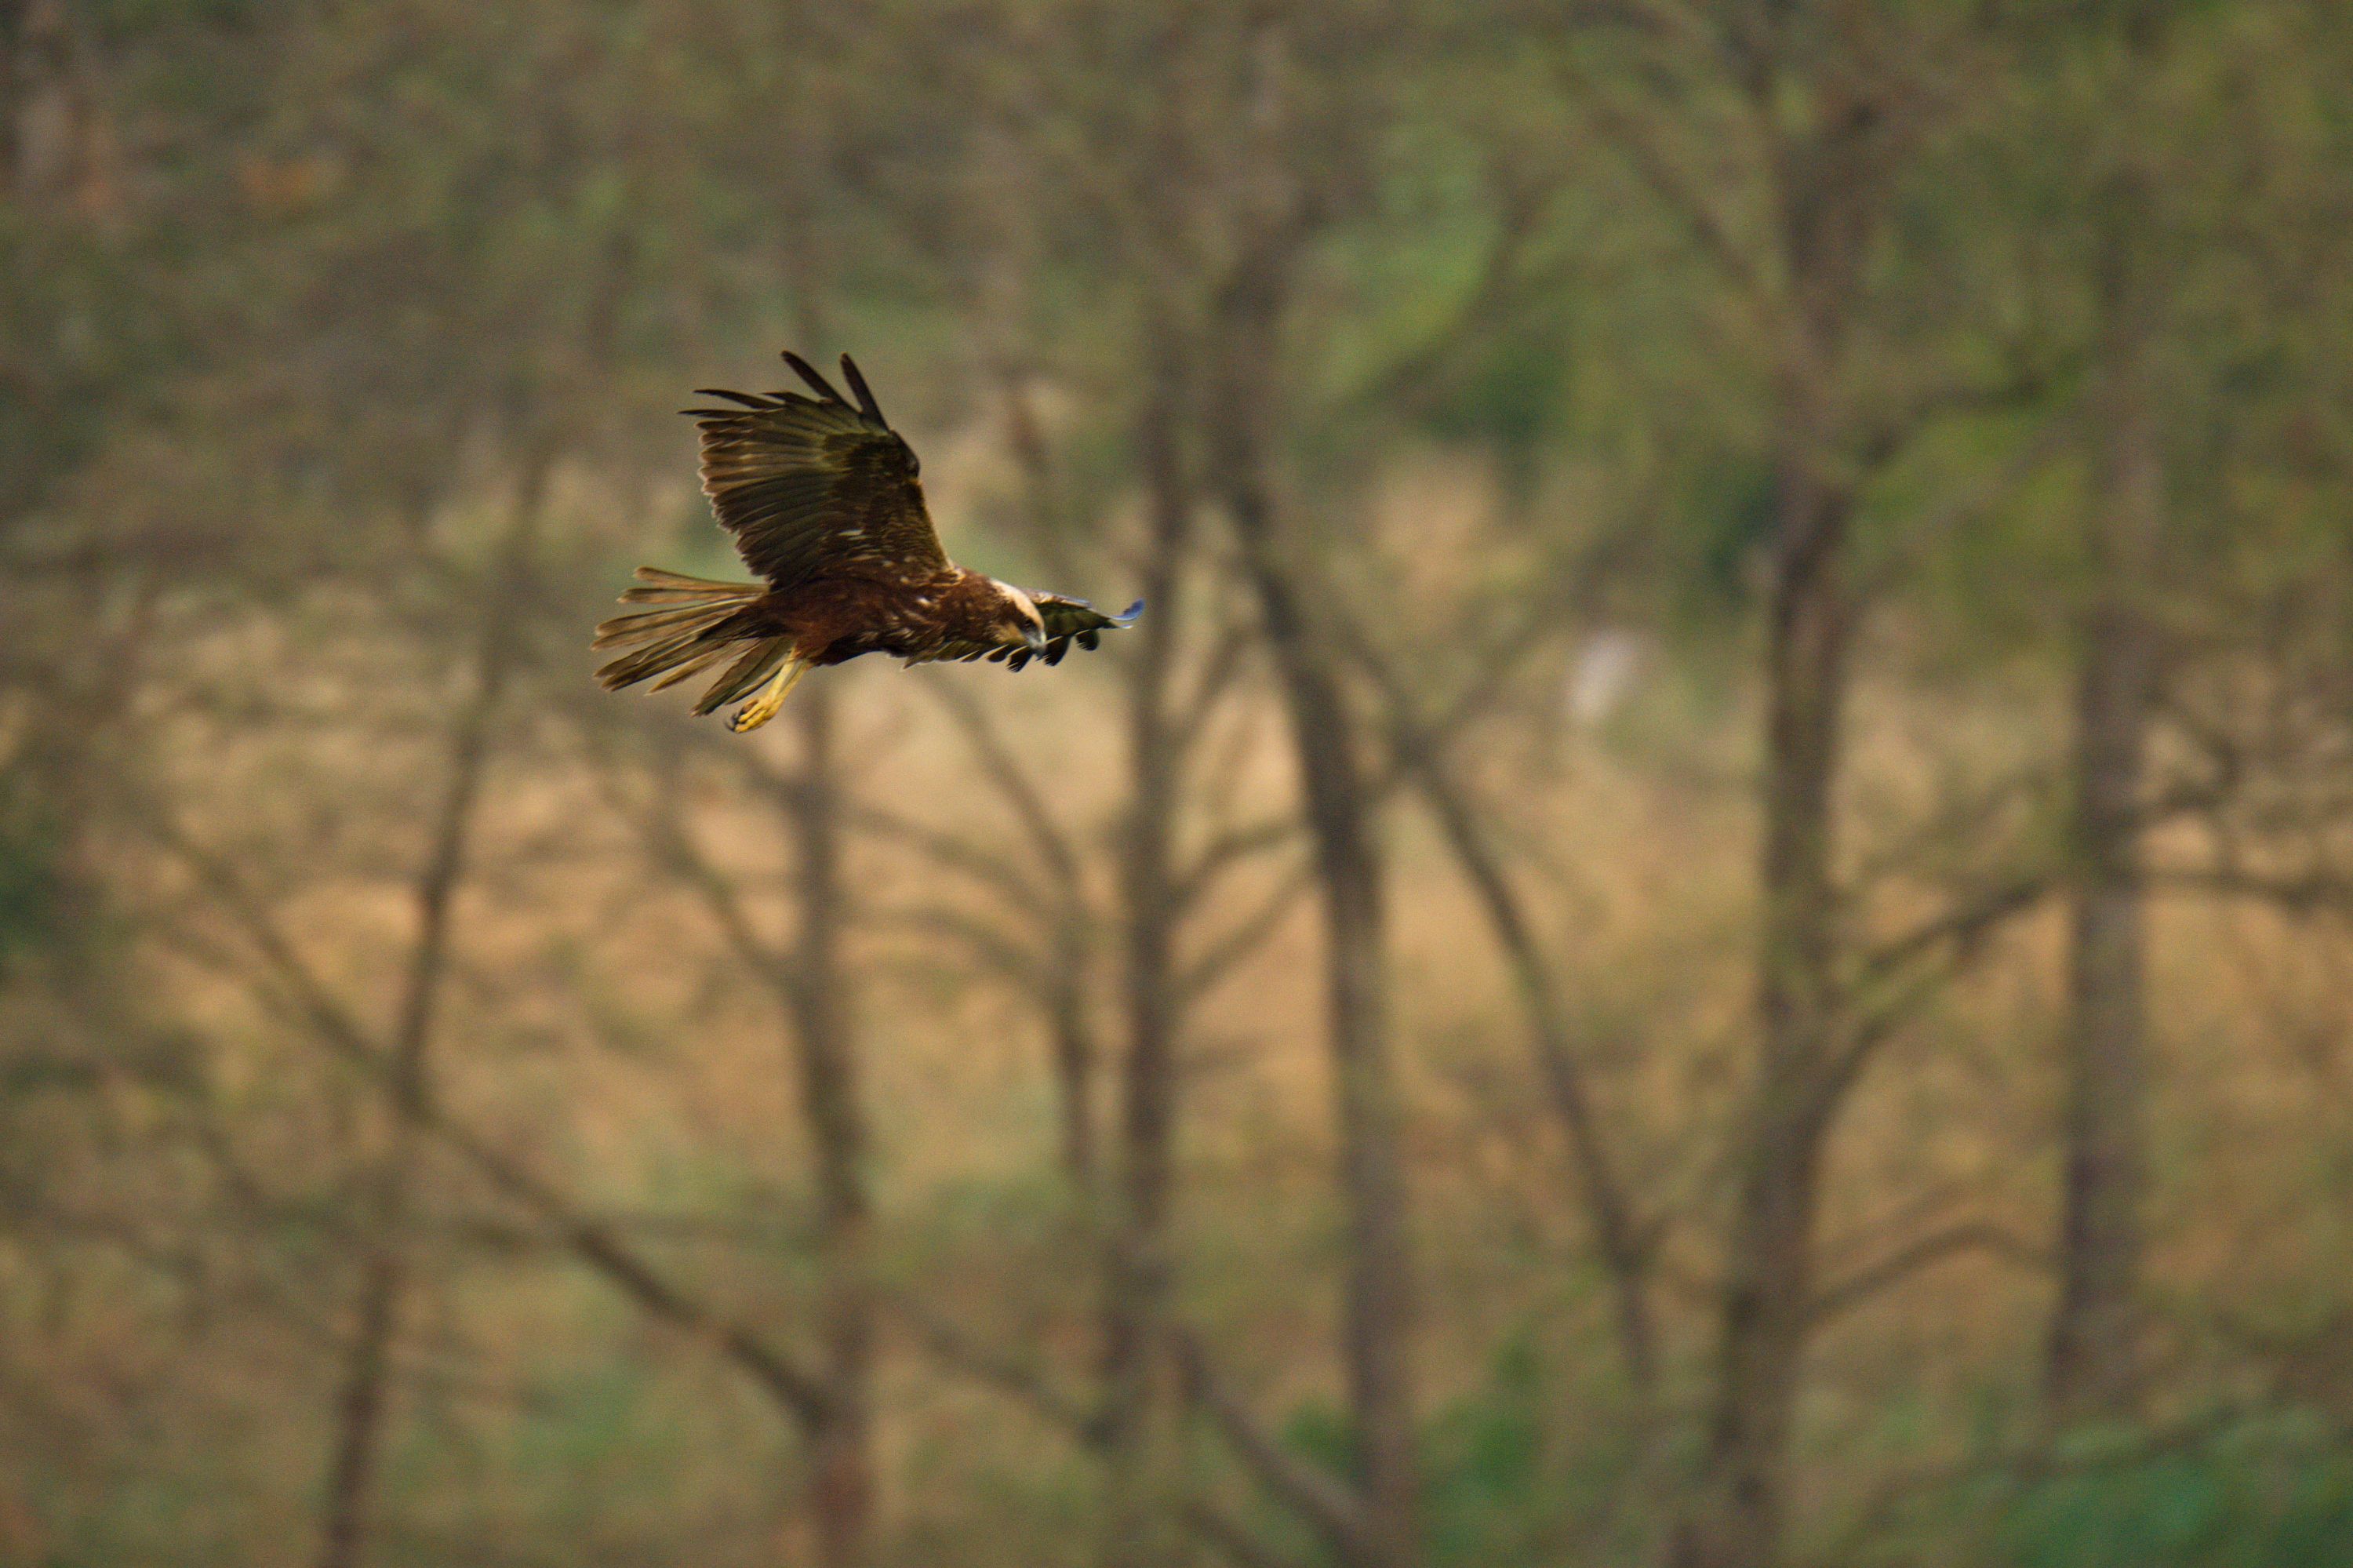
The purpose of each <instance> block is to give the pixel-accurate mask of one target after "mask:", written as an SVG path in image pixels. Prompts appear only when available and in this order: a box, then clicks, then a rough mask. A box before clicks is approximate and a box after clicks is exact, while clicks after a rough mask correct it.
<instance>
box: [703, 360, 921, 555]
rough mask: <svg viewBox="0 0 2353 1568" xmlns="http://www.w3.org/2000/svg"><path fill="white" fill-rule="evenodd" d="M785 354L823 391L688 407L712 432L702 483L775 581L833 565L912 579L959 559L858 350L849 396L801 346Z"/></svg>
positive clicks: (744, 549) (849, 373) (848, 366)
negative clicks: (943, 542)
mask: <svg viewBox="0 0 2353 1568" xmlns="http://www.w3.org/2000/svg"><path fill="white" fill-rule="evenodd" d="M785 363H786V364H787V365H789V366H792V367H793V369H794V370H795V371H797V373H798V374H799V376H800V377H801V379H803V380H804V381H807V383H808V384H809V386H810V387H813V388H815V389H816V391H817V392H818V397H807V396H805V395H803V394H801V393H798V392H770V393H766V394H754V393H749V392H723V391H720V390H718V389H716V388H713V387H704V388H702V389H701V390H700V391H698V392H697V394H696V396H698V397H724V398H726V399H727V400H728V401H730V402H732V403H739V404H741V405H743V407H742V408H688V409H685V410H683V411H684V412H685V413H687V414H689V415H691V416H692V417H693V418H694V419H695V420H696V424H697V428H698V429H701V430H702V493H703V494H705V495H707V496H709V497H710V498H711V509H712V511H713V512H714V513H716V514H718V516H719V521H720V523H721V524H723V525H724V526H725V528H726V529H727V531H728V532H729V533H731V534H733V535H735V549H736V553H737V554H739V555H741V556H743V557H744V565H745V566H747V567H751V568H752V570H753V571H754V573H756V574H757V575H759V576H760V577H765V578H766V579H767V582H768V585H769V586H770V587H771V588H777V589H784V588H792V587H795V586H797V584H800V583H803V582H806V581H807V580H808V579H809V578H811V577H821V576H828V575H832V576H845V577H881V578H885V579H889V580H900V581H911V580H915V579H919V578H922V577H929V576H931V575H932V574H933V573H934V572H936V571H939V570H940V569H941V568H943V567H945V566H946V565H947V564H948V558H947V553H946V552H945V551H944V550H942V549H941V548H940V536H939V535H938V534H936V533H935V532H934V531H933V528H932V519H931V514H929V513H928V512H926V511H925V510H924V508H923V486H922V485H920V484H918V483H917V482H916V480H915V475H916V471H917V468H918V465H917V463H916V461H915V454H914V452H913V450H910V449H909V447H908V445H907V443H906V442H905V441H903V440H901V439H900V438H899V435H898V433H897V432H896V431H894V430H892V429H891V427H890V426H889V425H887V424H885V423H884V422H883V419H882V410H881V408H877V407H876V406H875V402H874V394H873V393H871V392H870V391H868V390H867V387H866V378H865V377H864V376H860V375H859V374H858V366H855V365H853V364H852V363H850V359H849V355H846V354H845V355H842V356H841V373H842V376H844V377H845V378H846V379H847V380H848V381H849V388H850V390H851V391H852V392H854V393H855V394H857V397H858V401H857V403H856V404H855V405H853V404H851V403H849V401H848V400H846V399H845V398H844V397H842V396H841V394H840V393H839V392H837V391H835V390H834V389H833V387H832V385H831V384H830V383H829V382H828V381H827V380H826V378H825V377H824V376H819V375H818V373H817V372H816V371H815V370H814V369H812V368H810V366H808V364H807V362H806V361H804V360H803V359H802V358H801V357H800V356H799V355H797V354H792V353H789V352H787V353H786V355H785Z"/></svg>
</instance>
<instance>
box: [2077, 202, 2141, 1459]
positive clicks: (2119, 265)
mask: <svg viewBox="0 0 2353 1568" xmlns="http://www.w3.org/2000/svg"><path fill="white" fill-rule="evenodd" d="M2138 206H2139V204H2138V202H2137V200H2136V199H2135V195H2134V193H2130V192H2119V193H2117V194H2116V212H2115V214H2114V217H2115V223H2116V232H2115V233H2114V234H2112V236H2111V237H2110V238H2109V241H2108V250H2109V255H2108V257H2107V266H2106V268H2105V270H2106V273H2107V279H2106V293H2107V296H2108V309H2109V313H2110V317H2111V324H2110V330H2109V333H2108V356H2107V357H2108V384H2107V387H2106V388H2105V394H2106V396H2105V409H2104V410H2103V412H2104V414H2105V418H2104V420H2103V424H2102V429H2101V440H2102V450H2101V453H2100V463H2099V477H2100V493H2099V495H2098V496H2097V497H2096V498H2094V503H2093V505H2094V511H2093V513H2092V515H2091V518H2090V520H2089V533H2090V537H2089V540H2088V543H2089V545H2090V549H2089V550H2088V552H2087V555H2088V557H2089V558H2088V561H2087V566H2088V569H2089V570H2090V572H2091V574H2092V578H2093V588H2092V593H2093V599H2092V601H2091V602H2090V604H2089V605H2088V606H2087V607H2086V608H2085V610H2084V615H2083V619H2082V622H2081V625H2080V627H2079V629H2078V634H2079V637H2080V639H2081V641H2080V646H2079V649H2078V652H2077V660H2078V662H2077V666H2076V686H2075V739H2074V758H2073V764H2074V821H2073V885H2072V888H2071V894H2072V898H2071V907H2070V910H2069V925H2070V931H2071V935H2072V948H2071V951H2070V962H2069V969H2068V1004H2069V1017H2068V1023H2067V1039H2066V1046H2065V1050H2066V1072H2067V1118H2066V1139H2067V1154H2066V1177H2065V1182H2066V1186H2065V1193H2064V1199H2063V1218H2062V1221H2061V1227H2060V1230H2061V1241H2060V1287H2059V1301H2058V1306H2057V1308H2056V1310H2055V1312H2054V1314H2053V1316H2052V1325H2051V1346H2050V1364H2049V1382H2050V1393H2051V1397H2052V1404H2053V1405H2054V1407H2055V1408H2056V1410H2057V1411H2058V1413H2059V1414H2061V1416H2062V1417H2063V1418H2084V1417H2092V1416H2102V1415H2111V1416H2112V1415H2120V1414H2127V1413H2129V1411H2130V1410H2131V1408H2132V1404H2133V1396H2134V1393H2135V1387H2136V1384H2137V1382H2138V1376H2139V1370H2140V1366H2139V1363H2140V1355H2139V1322H2138V1311H2137V1300H2136V1298H2137V1292H2138V1288H2139V1282H2140V1265H2141V1251H2142V1237H2141V1204H2142V1201H2143V1197H2144V1192H2145V1189H2146V1187H2147V1154H2146V1150H2145V1149H2144V1147H2143V1142H2144V1135H2143V1130H2142V1128H2143V1118H2144V1115H2145V1112H2146V1105H2147V1093H2148V1090H2147V1075H2148V1067H2147V1001H2146V994H2145V983H2146V982H2145V971H2146V968H2147V961H2146V948H2147V931H2146V921H2145V915H2144V905H2143V895H2142V882H2141V864H2140V832H2141V798H2142V785H2143V779H2144V776H2145V774H2146V771H2147V766H2146V763H2147V749H2148V730H2149V722H2150V706H2151V702H2152V698H2153V690H2152V683H2153V679H2154V673H2155V671H2154V665H2155V662H2156V647H2155V642H2156V637H2155V630H2154V628H2153V627H2152V626H2151V625H2150V623H2149V619H2148V610H2147V604H2146V603H2145V600H2144V596H2145V595H2146V594H2147V591H2148V588H2149V577H2150V572H2151V567H2152V566H2153V564H2154V558H2155V556H2156V554H2157V551H2158V543H2159V540H2160V537H2161V535H2162V534H2163V531H2164V526H2165V511H2166V503H2165V475H2164V469H2163V463H2162V460H2161V458H2160V457H2159V455H2158V432H2157V429H2156V421H2155V409H2154V408H2153V406H2152V402H2153V397H2152V390H2151V388H2150V387H2149V385H2148V366H2147V356H2148V345H2147V341H2146V340H2147V313H2148V302H2147V300H2146V298H2145V297H2143V292H2142V290H2141V288H2140V287H2139V286H2138V285H2137V282H2136V281H2135V280H2134V279H2133V277H2132V276H2130V274H2132V273H2135V272H2137V271H2138V270H2139V266H2138V264H2137V263H2136V262H2135V261H2134V260H2132V259H2131V257H2130V255H2129V246H2130V243H2131V239H2132V237H2133V235H2134V233H2135V231H2137V229H2138V228H2139V226H2138V225H2137V223H2135V222H2133V216H2134V214H2135V213H2136V212H2137V208H2138Z"/></svg>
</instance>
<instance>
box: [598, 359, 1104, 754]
mask: <svg viewBox="0 0 2353 1568" xmlns="http://www.w3.org/2000/svg"><path fill="white" fill-rule="evenodd" d="M785 363H786V364H787V365H789V366H792V367H793V369H794V370H795V371H796V372H797V373H798V374H799V376H800V377H801V379H802V380H804V381H806V382H807V383H808V384H809V386H810V387H812V388H813V389H814V390H815V391H816V392H817V394H818V396H816V397H808V396H806V395H805V394H802V393H798V392H769V393H765V394H759V395H754V394H753V393H748V392H724V391H720V390H718V389H716V388H712V387H705V388H703V389H702V391H700V392H698V393H697V394H696V395H697V396H698V397H723V398H725V399H726V400H727V401H728V402H730V403H733V404H738V405H741V407H739V408H688V409H686V410H684V412H686V413H687V414H689V415H691V417H692V418H694V419H695V420H696V421H697V428H698V429H701V430H702V493H703V494H705V495H707V496H709V497H710V498H711V507H712V511H713V512H715V513H716V514H718V516H719V521H720V523H721V524H723V526H724V527H725V528H726V529H727V531H728V532H729V533H730V534H733V535H734V536H735V549H736V553H737V554H739V555H741V556H743V557H744V565H745V566H747V567H751V568H752V571H753V572H754V575H756V576H757V577H761V578H763V579H765V580H764V581H763V582H760V583H725V582H712V581H710V580H708V579H706V578H702V577H681V576H680V575H679V574H678V573H676V572H666V571H662V570H660V569H659V568H658V567H638V573H637V575H638V585H639V586H638V587H636V588H631V589H629V590H628V592H626V593H624V594H623V595H622V596H621V602H622V603H624V604H645V605H656V606H659V607H660V608H659V609H640V610H638V611H636V612H634V613H632V614H628V615H623V616H617V617H615V618H614V619H613V620H608V621H606V622H605V623H604V624H603V625H601V626H599V627H598V628H597V629H596V646H597V647H599V648H627V649H629V650H631V652H627V653H624V654H622V655H621V656H620V657H618V658H617V659H615V660H614V661H613V662H610V663H608V664H607V665H605V666H604V667H603V668H602V669H600V670H598V671H597V672H596V678H597V679H598V680H599V681H601V682H602V683H604V684H605V686H606V688H607V690H617V689H618V688H620V687H622V686H628V685H633V684H635V683H637V682H639V681H643V680H646V679H648V678H649V677H650V676H654V675H659V676H660V677H661V679H660V680H659V681H658V682H656V683H655V685H654V690H656V691H659V690H661V689H662V688H663V687H664V686H670V685H674V684H676V683H678V682H681V681H683V680H686V679H688V678H690V677H691V676H693V675H697V674H700V673H702V672H703V671H704V670H707V669H710V668H711V667H712V666H713V665H719V664H722V663H723V665H724V667H723V669H722V670H721V672H720V674H719V677H718V679H717V680H715V681H713V682H712V683H711V687H710V689H709V690H708V691H706V692H704V693H703V694H702V700H701V701H700V702H698V703H696V704H695V705H694V711H695V712H696V713H698V714H707V713H710V712H712V711H713V710H714V709H717V708H720V707H723V706H725V705H727V704H729V703H732V702H733V701H735V700H736V699H737V698H739V697H749V698H750V699H751V700H750V701H748V702H746V703H745V704H744V706H743V707H741V708H739V709H737V710H736V713H735V715H734V717H733V718H732V719H731V720H729V721H728V727H729V728H731V729H733V730H734V731H736V732H737V733H738V734H741V733H743V732H744V731H745V730H752V729H757V728H758V727H759V726H762V725H764V724H765V723H767V722H768V720H770V719H771V718H774V717H775V716H776V710H777V708H778V707H780V706H781V705H783V703H784V700H785V694H786V693H788V692H790V691H791V690H792V689H793V687H794V685H795V684H796V683H798V682H799V680H800V678H801V677H802V676H803V675H804V674H806V673H808V672H809V671H810V670H811V669H813V668H815V667H816V666H818V665H819V664H839V663H842V662H845V661H847V660H850V659H855V658H857V657H858V656H859V655H860V654H862V653H894V654H897V655H898V656H899V657H900V658H902V659H904V660H905V661H907V662H909V663H911V664H913V663H918V662H923V661H925V660H934V659H957V660H972V659H988V660H992V661H1001V662H1003V663H1004V664H1005V665H1006V667H1007V668H1008V669H1013V670H1018V669H1020V668H1021V667H1022V666H1023V665H1025V664H1027V663H1029V661H1031V660H1032V659H1042V660H1044V661H1045V662H1047V663H1049V664H1059V663H1060V662H1062V655H1063V654H1065V653H1067V652H1070V649H1071V644H1072V643H1074V642H1075V643H1077V644H1078V645H1079V646H1080V647H1082V648H1092V647H1094V646H1095V644H1096V641H1097V640H1098V638H1099V636H1100V634H1101V633H1103V631H1105V630H1113V629H1116V628H1119V627H1124V626H1127V625H1129V624H1131V623H1133V622H1134V620H1135V618H1136V616H1137V615H1139V614H1141V613H1142V612H1143V609H1144V601H1143V600H1142V599H1138V600H1136V602H1135V603H1134V604H1133V605H1130V606H1129V607H1128V609H1127V610H1126V612H1125V613H1124V614H1121V615H1104V614H1102V613H1101V612H1099V611H1098V610H1096V609H1094V608H1093V607H1092V605H1090V604H1088V603H1087V601H1086V600H1084V599H1065V598H1063V597H1062V596H1061V595H1060V594H1050V593H1029V592H1025V591H1024V590H1022V589H1020V588H1015V587H1014V586H1013V585H1012V584H1010V583H1004V582H999V581H997V579H996V578H995V577H983V576H982V575H981V574H979V573H978V572H970V571H966V570H965V568H964V567H959V566H957V565H956V564H955V562H954V561H951V560H949V559H948V557H947V553H946V552H945V551H944V550H943V549H941V548H940V539H939V535H937V534H936V533H934V532H933V529H932V519H931V515H930V514H929V513H927V512H926V511H925V510H924V509H923V484H922V482H921V481H920V480H918V479H917V477H916V475H917V472H918V471H919V469H920V467H921V465H920V464H919V463H917V462H916V461H915V454H914V452H913V450H912V449H910V448H909V447H908V445H907V443H906V442H905V441H904V440H902V439H900V436H899V434H898V432H897V431H895V430H893V429H891V427H890V426H889V425H888V424H886V423H885V422H884V421H883V418H882V410H881V408H878V407H877V406H876V405H875V401H874V394H873V393H872V392H871V391H869V390H868V389H867V386H866V378H865V377H864V376H860V375H859V373H858V366H856V365H854V364H852V363H851V362H850V358H849V355H846V354H845V355H842V356H841V374H842V376H843V378H844V379H845V380H847V381H848V382H849V389H850V391H851V392H852V393H853V394H855V395H856V397H857V398H858V401H857V402H856V403H855V404H854V405H853V404H851V403H850V402H849V401H848V400H847V399H845V398H844V397H842V395H841V394H840V393H839V392H837V391H835V390H834V388H833V386H832V384H831V383H830V382H828V381H827V380H826V378H825V377H824V376H820V375H818V373H817V371H816V370H815V369H813V368H811V367H810V366H809V365H808V364H807V362H806V361H804V360H803V359H802V358H801V357H800V356H799V355H796V354H792V353H789V352H788V353H786V355H785Z"/></svg>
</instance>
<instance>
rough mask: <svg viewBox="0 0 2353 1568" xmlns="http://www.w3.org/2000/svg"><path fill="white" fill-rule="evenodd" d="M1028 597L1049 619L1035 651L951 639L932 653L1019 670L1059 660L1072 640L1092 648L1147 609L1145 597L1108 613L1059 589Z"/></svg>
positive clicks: (939, 656) (943, 656)
mask: <svg viewBox="0 0 2353 1568" xmlns="http://www.w3.org/2000/svg"><path fill="white" fill-rule="evenodd" d="M1029 599H1030V602H1031V603H1033V604H1035V605H1036V606H1037V607H1038V615H1039V619H1040V620H1044V621H1045V623H1046V646H1045V647H1043V648H1041V649H1039V650H1038V651H1037V652H1034V653H1033V652H1030V651H1029V649H1027V648H1009V647H1008V646H1006V645H1005V644H1004V643H1002V642H949V643H946V644H944V645H943V646H942V647H941V648H940V650H939V651H938V652H935V653H933V654H931V655H929V657H931V658H934V659H954V660H958V661H961V662H965V663H969V662H972V661H973V660H975V659H986V660H987V661H988V662H990V663H992V664H994V663H997V662H1002V663H1003V664H1004V665H1005V667H1006V668H1007V669H1008V670H1018V669H1020V668H1021V667H1022V666H1023V665H1025V664H1027V663H1029V661H1030V660H1032V659H1042V660H1044V661H1045V662H1047V663H1049V664H1059V663H1060V662H1062V655H1064V654H1065V653H1068V652H1070V651H1071V644H1072V643H1073V642H1075V643H1077V644H1078V645H1079V646H1080V647H1082V648H1086V649H1092V648H1094V647H1095V646H1096V645H1097V644H1098V643H1100V642H1101V641H1103V633H1104V632H1106V631H1118V630H1123V629H1124V628H1126V627H1130V626H1133V625H1134V624H1135V618H1136V617H1137V616H1139V615H1142V614H1143V613H1144V601H1143V600H1142V599H1137V600H1136V601H1135V602H1134V604H1131V605H1129V606H1128V607H1127V608H1126V609H1124V610H1122V611H1121V612H1120V613H1119V614H1117V615H1105V614H1104V613H1103V611H1101V610H1099V609H1096V608H1095V607H1094V606H1093V605H1091V604H1089V603H1088V602H1087V601H1086V600H1085V599H1065V598H1063V597H1062V596H1061V595H1060V594H1058V593H1033V594H1031V595H1030V596H1029ZM910 662H913V661H910Z"/></svg>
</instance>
